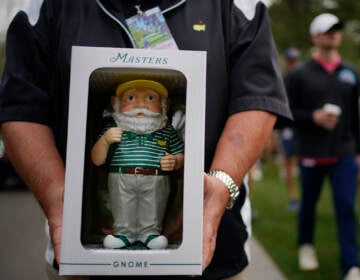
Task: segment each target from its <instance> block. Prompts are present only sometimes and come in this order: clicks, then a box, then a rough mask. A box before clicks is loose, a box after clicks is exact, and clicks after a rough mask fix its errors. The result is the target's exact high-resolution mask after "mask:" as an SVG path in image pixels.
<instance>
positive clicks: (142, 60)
mask: <svg viewBox="0 0 360 280" xmlns="http://www.w3.org/2000/svg"><path fill="white" fill-rule="evenodd" d="M110 62H112V63H115V62H122V63H126V64H157V65H165V64H168V58H167V57H153V56H134V55H129V54H128V53H120V52H119V53H117V54H116V55H115V56H113V57H111V58H110Z"/></svg>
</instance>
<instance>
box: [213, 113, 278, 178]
mask: <svg viewBox="0 0 360 280" xmlns="http://www.w3.org/2000/svg"><path fill="white" fill-rule="evenodd" d="M275 121H276V117H275V116H274V115H272V114H270V113H267V112H264V111H245V112H241V113H237V114H234V115H232V116H231V117H229V119H228V121H227V123H226V126H225V128H224V131H223V133H222V135H221V138H220V140H219V142H218V145H217V148H216V152H215V156H214V160H213V162H212V165H211V169H212V170H222V171H225V172H226V173H228V174H229V175H230V176H231V177H232V178H233V180H234V181H235V182H236V184H238V185H241V182H242V180H243V178H244V176H245V174H246V173H247V172H248V171H249V169H250V168H251V166H252V165H253V164H254V163H255V162H256V160H257V159H258V158H259V156H260V155H261V153H262V151H263V149H264V147H265V145H266V143H267V141H268V139H269V136H270V134H271V132H272V130H273V127H274V124H275Z"/></svg>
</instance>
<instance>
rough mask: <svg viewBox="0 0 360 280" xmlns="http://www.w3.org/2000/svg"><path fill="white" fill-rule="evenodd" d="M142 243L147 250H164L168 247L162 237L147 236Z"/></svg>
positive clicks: (166, 241)
mask: <svg viewBox="0 0 360 280" xmlns="http://www.w3.org/2000/svg"><path fill="white" fill-rule="evenodd" d="M142 241H143V243H144V244H145V246H146V247H148V248H149V249H158V250H159V249H165V248H166V247H167V245H168V240H167V238H166V237H165V236H164V235H149V236H147V237H146V239H145V240H142Z"/></svg>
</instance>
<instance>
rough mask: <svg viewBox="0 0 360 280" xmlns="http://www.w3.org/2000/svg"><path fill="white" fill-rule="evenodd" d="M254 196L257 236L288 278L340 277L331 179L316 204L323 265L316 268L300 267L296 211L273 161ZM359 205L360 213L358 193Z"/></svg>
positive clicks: (317, 238)
mask: <svg viewBox="0 0 360 280" xmlns="http://www.w3.org/2000/svg"><path fill="white" fill-rule="evenodd" d="M251 200H252V204H253V209H255V210H256V211H257V213H258V218H257V219H256V220H254V221H253V233H254V236H255V237H256V238H257V239H258V240H259V241H260V243H261V244H262V245H263V246H264V248H265V249H266V251H267V252H268V253H269V254H270V255H271V257H272V258H273V259H274V261H275V262H276V263H277V265H278V266H279V268H280V269H281V270H282V271H283V273H284V274H285V276H286V277H287V279H291V280H305V279H306V280H308V279H311V280H324V279H341V274H340V262H339V247H338V242H337V233H336V226H335V216H334V211H333V204H332V198H331V190H330V188H329V185H328V183H326V184H325V185H324V189H323V192H322V195H321V198H320V201H319V204H318V207H317V217H316V218H317V223H316V227H315V228H316V230H315V245H316V248H317V253H318V257H319V262H320V268H319V269H318V270H317V271H313V272H302V271H299V269H298V263H297V231H296V227H297V214H296V213H294V212H289V211H288V210H287V209H286V206H287V190H286V185H285V182H284V181H283V180H282V179H281V178H280V176H279V168H278V166H277V165H276V164H275V163H274V162H273V161H271V160H268V161H267V162H266V165H265V168H264V177H263V179H262V180H261V181H259V182H255V183H254V184H253V188H252V190H251ZM356 207H357V213H359V212H360V198H359V196H358V197H357V203H356ZM358 240H360V231H358Z"/></svg>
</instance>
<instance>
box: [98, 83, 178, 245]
mask: <svg viewBox="0 0 360 280" xmlns="http://www.w3.org/2000/svg"><path fill="white" fill-rule="evenodd" d="M167 97H168V91H167V89H166V88H165V87H164V86H163V85H162V84H161V83H158V82H155V81H152V80H132V81H128V82H125V83H122V84H120V85H119V86H118V87H117V89H116V96H114V97H113V98H112V105H113V108H114V113H113V121H112V122H111V123H110V124H108V125H107V127H106V128H105V131H104V132H103V134H102V135H101V137H100V138H99V139H98V140H97V142H96V143H95V145H94V146H93V148H92V151H91V159H92V162H93V163H94V164H95V165H102V164H104V163H107V164H108V166H109V176H108V188H109V193H110V198H111V207H112V214H113V217H114V226H113V234H109V235H107V236H106V237H105V239H104V247H105V248H111V249H116V248H118V249H120V248H124V247H127V246H130V245H132V244H134V242H136V241H140V242H142V243H143V245H145V246H146V247H147V248H149V249H165V248H166V247H167V245H168V242H167V238H166V237H165V236H164V235H162V234H161V233H162V223H163V218H164V214H165V208H166V204H167V200H168V196H169V192H170V177H169V176H168V175H169V172H170V171H173V170H177V169H180V168H182V167H183V163H184V153H183V152H184V144H183V143H182V141H181V140H180V139H179V137H178V136H177V134H176V131H175V129H174V128H173V127H172V126H171V125H169V124H167V112H166V111H167V102H166V101H167Z"/></svg>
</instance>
